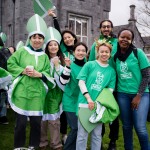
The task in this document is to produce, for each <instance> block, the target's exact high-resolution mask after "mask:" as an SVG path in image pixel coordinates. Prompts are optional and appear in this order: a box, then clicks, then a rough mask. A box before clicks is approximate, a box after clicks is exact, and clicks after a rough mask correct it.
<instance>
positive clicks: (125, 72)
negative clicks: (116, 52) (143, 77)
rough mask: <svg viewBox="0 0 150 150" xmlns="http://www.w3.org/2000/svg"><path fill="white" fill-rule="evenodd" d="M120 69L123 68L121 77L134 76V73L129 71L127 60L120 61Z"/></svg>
mask: <svg viewBox="0 0 150 150" xmlns="http://www.w3.org/2000/svg"><path fill="white" fill-rule="evenodd" d="M120 70H121V72H122V73H121V74H120V77H121V79H129V78H132V73H131V72H129V71H128V65H127V63H126V62H122V61H121V63H120Z"/></svg>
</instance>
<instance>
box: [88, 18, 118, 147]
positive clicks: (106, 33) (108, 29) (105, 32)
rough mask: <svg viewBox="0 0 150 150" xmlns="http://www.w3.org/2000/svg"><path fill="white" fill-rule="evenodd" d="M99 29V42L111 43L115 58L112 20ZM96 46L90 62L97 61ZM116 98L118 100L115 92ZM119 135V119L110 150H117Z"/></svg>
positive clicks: (103, 23)
mask: <svg viewBox="0 0 150 150" xmlns="http://www.w3.org/2000/svg"><path fill="white" fill-rule="evenodd" d="M99 28H100V37H99V40H100V41H102V42H109V43H110V44H111V45H112V52H111V56H113V55H114V54H115V53H116V51H117V41H118V40H117V38H116V36H115V35H114V34H113V23H112V22H111V21H110V20H103V21H102V22H101V23H100V26H99ZM95 46H96V43H95V42H94V43H93V45H92V48H91V50H90V56H89V61H93V60H96V57H97V52H96V49H95ZM114 96H115V98H116V93H115V92H114ZM104 133H105V126H104V125H103V130H102V136H103V135H104ZM118 133H119V121H118V118H117V119H116V120H114V121H113V123H112V124H110V133H109V138H110V143H109V147H108V150H116V140H118Z"/></svg>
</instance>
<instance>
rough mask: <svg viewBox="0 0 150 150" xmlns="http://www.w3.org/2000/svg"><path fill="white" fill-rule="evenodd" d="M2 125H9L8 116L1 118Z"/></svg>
mask: <svg viewBox="0 0 150 150" xmlns="http://www.w3.org/2000/svg"><path fill="white" fill-rule="evenodd" d="M0 124H4V125H6V124H9V122H8V120H7V117H6V116H3V117H0Z"/></svg>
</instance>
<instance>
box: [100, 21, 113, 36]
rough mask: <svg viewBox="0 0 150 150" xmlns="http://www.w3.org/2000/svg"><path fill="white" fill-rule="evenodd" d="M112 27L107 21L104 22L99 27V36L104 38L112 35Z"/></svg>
mask: <svg viewBox="0 0 150 150" xmlns="http://www.w3.org/2000/svg"><path fill="white" fill-rule="evenodd" d="M112 29H113V28H112V26H111V23H110V22H108V21H104V22H103V23H102V25H101V27H100V31H101V34H103V35H104V36H110V35H111V33H112Z"/></svg>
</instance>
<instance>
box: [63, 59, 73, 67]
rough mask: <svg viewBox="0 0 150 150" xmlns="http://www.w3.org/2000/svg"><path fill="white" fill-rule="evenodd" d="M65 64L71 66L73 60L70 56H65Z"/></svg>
mask: <svg viewBox="0 0 150 150" xmlns="http://www.w3.org/2000/svg"><path fill="white" fill-rule="evenodd" d="M64 61H65V64H66V66H67V67H70V64H71V60H70V59H69V58H68V57H65V60H64Z"/></svg>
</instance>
